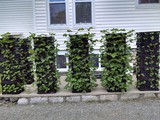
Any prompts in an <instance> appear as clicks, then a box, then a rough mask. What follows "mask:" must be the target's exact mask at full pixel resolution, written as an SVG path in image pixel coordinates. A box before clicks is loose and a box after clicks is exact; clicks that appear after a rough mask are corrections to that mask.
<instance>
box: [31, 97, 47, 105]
mask: <svg viewBox="0 0 160 120" xmlns="http://www.w3.org/2000/svg"><path fill="white" fill-rule="evenodd" d="M30 103H31V104H36V103H48V98H47V97H33V98H31V100H30Z"/></svg>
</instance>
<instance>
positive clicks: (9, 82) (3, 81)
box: [1, 80, 24, 94]
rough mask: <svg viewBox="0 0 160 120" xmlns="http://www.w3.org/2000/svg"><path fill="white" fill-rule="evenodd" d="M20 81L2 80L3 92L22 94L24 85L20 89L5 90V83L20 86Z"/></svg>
mask: <svg viewBox="0 0 160 120" xmlns="http://www.w3.org/2000/svg"><path fill="white" fill-rule="evenodd" d="M18 83H19V82H17V81H8V80H6V81H5V80H2V82H1V85H2V94H20V93H21V92H23V91H24V87H22V88H21V89H19V90H18V91H16V92H14V91H10V92H8V91H4V86H5V85H12V84H14V85H15V87H17V88H19V87H20V86H19V85H18Z"/></svg>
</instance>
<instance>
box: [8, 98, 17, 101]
mask: <svg viewBox="0 0 160 120" xmlns="http://www.w3.org/2000/svg"><path fill="white" fill-rule="evenodd" d="M17 101H18V98H10V102H17Z"/></svg>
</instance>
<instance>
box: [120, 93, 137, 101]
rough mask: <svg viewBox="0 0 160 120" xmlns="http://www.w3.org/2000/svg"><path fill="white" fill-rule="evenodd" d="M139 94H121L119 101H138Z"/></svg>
mask: <svg viewBox="0 0 160 120" xmlns="http://www.w3.org/2000/svg"><path fill="white" fill-rule="evenodd" d="M138 98H139V94H123V95H121V100H133V99H138Z"/></svg>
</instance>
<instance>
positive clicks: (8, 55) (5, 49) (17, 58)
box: [0, 33, 24, 94]
mask: <svg viewBox="0 0 160 120" xmlns="http://www.w3.org/2000/svg"><path fill="white" fill-rule="evenodd" d="M19 41H20V39H19V38H14V37H12V36H10V34H9V33H6V34H4V35H2V40H1V41H0V47H1V64H0V65H1V68H2V69H3V70H2V71H1V75H2V77H1V79H2V83H1V84H2V94H19V93H21V92H22V91H24V77H23V75H22V72H21V71H22V69H23V68H22V66H21V55H20V54H21V53H20V51H19V50H20V49H21V44H19Z"/></svg>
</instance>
